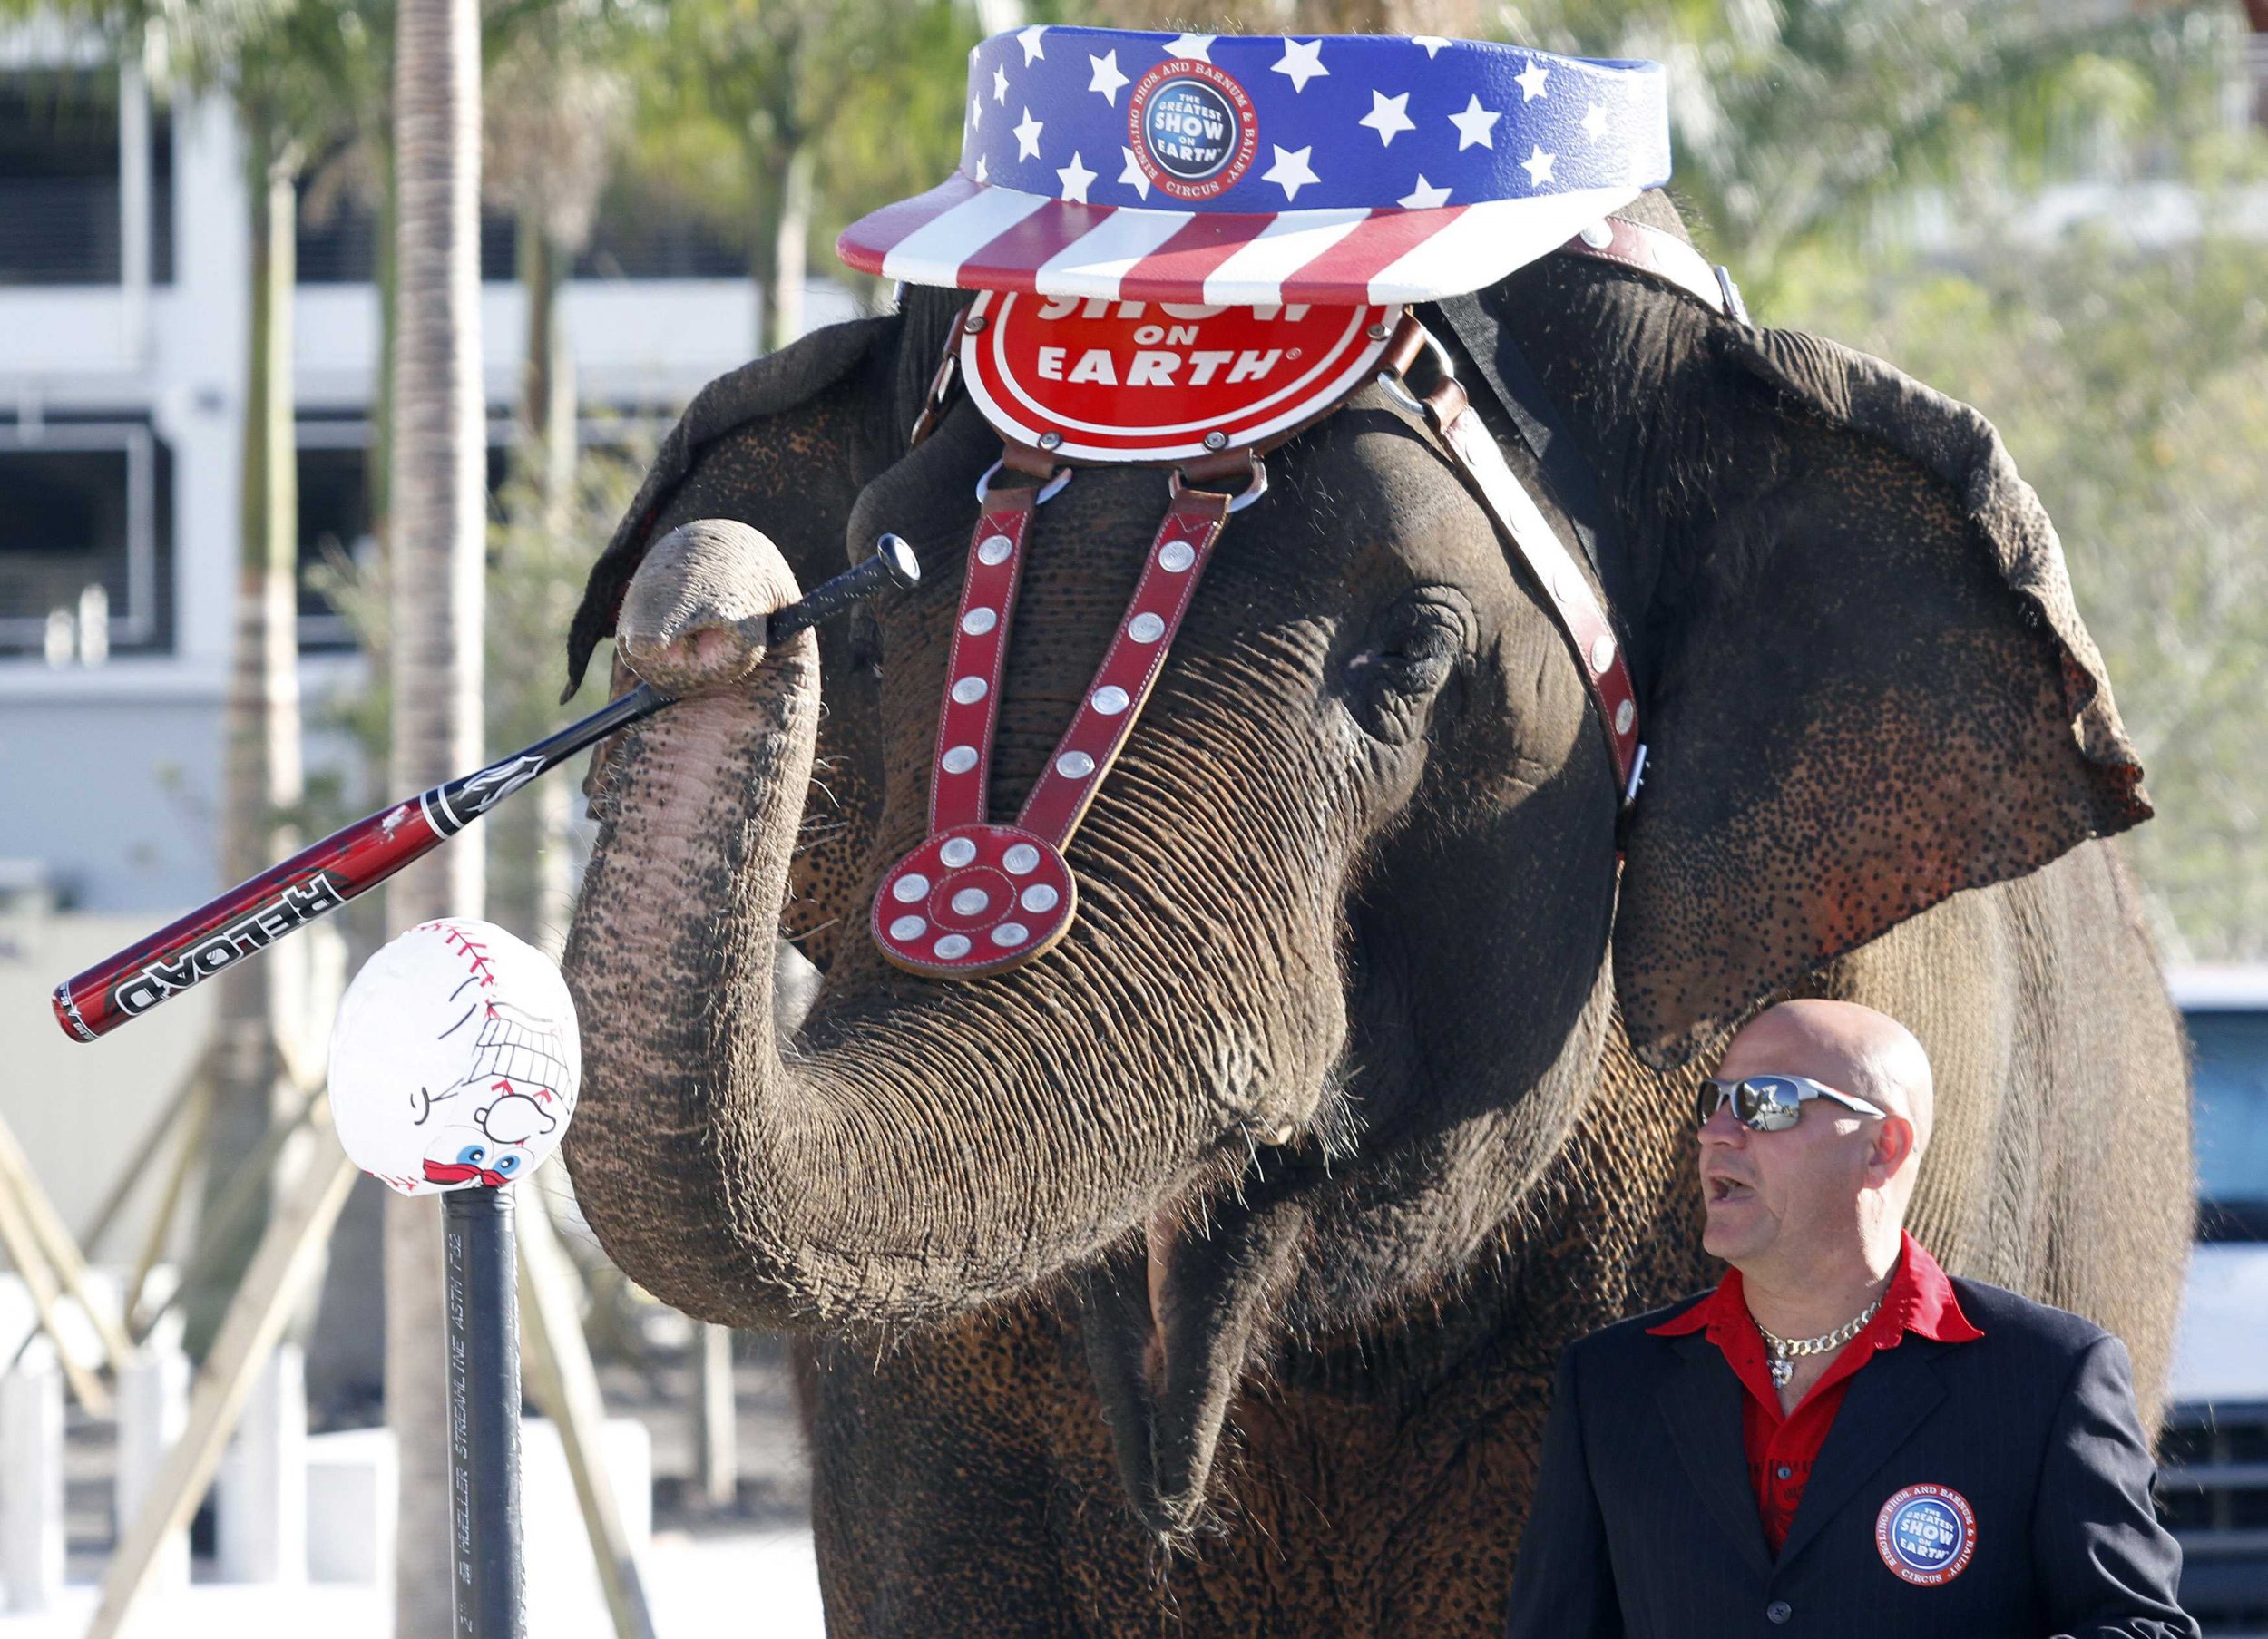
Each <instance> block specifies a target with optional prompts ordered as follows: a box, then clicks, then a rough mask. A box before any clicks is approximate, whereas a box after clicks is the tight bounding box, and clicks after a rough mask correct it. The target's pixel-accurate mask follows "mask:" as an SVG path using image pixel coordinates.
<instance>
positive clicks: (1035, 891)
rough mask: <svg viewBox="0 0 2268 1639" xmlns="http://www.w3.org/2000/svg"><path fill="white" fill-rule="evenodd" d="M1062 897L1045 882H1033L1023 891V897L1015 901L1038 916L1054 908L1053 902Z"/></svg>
mask: <svg viewBox="0 0 2268 1639" xmlns="http://www.w3.org/2000/svg"><path fill="white" fill-rule="evenodd" d="M1062 897H1063V896H1062V895H1061V894H1060V893H1057V892H1056V891H1055V890H1054V889H1052V888H1051V887H1049V886H1048V885H1047V883H1032V884H1031V886H1030V887H1029V888H1026V889H1025V890H1024V891H1023V898H1022V899H1021V900H1019V901H1018V903H1020V904H1021V905H1022V906H1023V908H1024V909H1025V910H1027V911H1029V912H1031V913H1032V914H1033V915H1034V916H1039V915H1042V914H1044V913H1045V912H1050V911H1052V910H1054V909H1055V902H1056V901H1057V900H1059V899H1061V898H1062Z"/></svg>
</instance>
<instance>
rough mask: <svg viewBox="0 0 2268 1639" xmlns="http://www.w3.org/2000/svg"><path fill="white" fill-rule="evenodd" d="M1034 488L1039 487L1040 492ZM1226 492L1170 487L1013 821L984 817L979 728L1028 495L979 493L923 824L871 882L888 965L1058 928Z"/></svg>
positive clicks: (986, 716) (1040, 942)
mask: <svg viewBox="0 0 2268 1639" xmlns="http://www.w3.org/2000/svg"><path fill="white" fill-rule="evenodd" d="M1039 493H1046V492H1044V491H1041V492H1039ZM1229 501H1230V497H1228V496H1227V495H1222V494H1216V493H1212V492H1210V491H1207V490H1198V489H1192V488H1188V487H1186V486H1185V487H1183V488H1182V489H1180V490H1179V491H1178V493H1176V494H1175V496H1174V499H1173V502H1172V504H1171V505H1170V506H1169V507H1168V510H1167V512H1166V517H1165V521H1164V522H1162V523H1161V524H1159V525H1158V533H1157V536H1156V538H1155V539H1154V540H1153V541H1151V542H1150V547H1149V556H1148V558H1147V560H1146V561H1145V562H1144V563H1143V566H1142V573H1141V577H1140V579H1139V581H1138V583H1137V584H1136V586H1135V589H1134V594H1133V597H1132V598H1131V599H1130V600H1129V601H1128V604H1127V608H1126V612H1125V614H1124V615H1122V616H1121V617H1120V618H1119V629H1118V632H1117V634H1116V636H1115V637H1113V639H1111V642H1110V648H1109V649H1108V650H1107V651H1106V652H1105V654H1104V655H1103V658H1102V663H1101V665H1100V667H1098V668H1096V671H1095V676H1094V678H1093V680H1092V681H1091V682H1090V684H1089V686H1088V688H1087V693H1086V696H1085V698H1082V699H1081V700H1080V704H1079V706H1078V707H1077V708H1076V709H1075V710H1074V711H1073V712H1072V714H1071V720H1070V724H1069V725H1068V726H1067V727H1065V728H1064V730H1063V734H1062V737H1061V739H1060V740H1058V741H1057V743H1056V746H1055V749H1054V751H1053V752H1052V753H1051V755H1050V756H1049V758H1048V760H1047V762H1046V764H1045V765H1044V766H1042V767H1041V771H1040V775H1039V777H1038V778H1037V779H1036V780H1034V781H1033V782H1032V785H1031V791H1030V792H1029V793H1028V794H1027V795H1026V796H1025V798H1024V805H1023V809H1022V813H1020V814H1019V815H1017V816H1016V821H1015V823H1014V824H994V823H993V822H992V820H991V819H990V818H989V817H987V815H986V812H985V809H986V799H987V791H988V787H989V785H990V781H991V774H992V733H993V729H994V727H995V726H996V725H997V723H998V721H999V711H1000V694H1001V685H1002V680H1003V679H1004V678H1005V677H1006V675H1007V666H1008V640H1009V636H1010V630H1011V628H1012V624H1013V621H1014V618H1015V609H1016V588H1017V584H1018V580H1019V577H1020V575H1021V572H1022V566H1023V558H1024V541H1025V538H1026V536H1027V535H1028V533H1029V532H1030V530H1031V511H1032V508H1033V507H1034V506H1035V505H1037V504H1038V502H1037V499H1036V497H1035V493H1034V492H1033V491H1031V490H1030V489H1018V490H1012V491H1009V492H1006V493H1001V494H992V493H987V494H986V496H985V498H984V501H983V505H982V511H981V512H980V513H979V515H978V518H977V522H976V530H975V532H974V533H973V535H972V536H971V538H970V542H969V561H968V567H967V570H966V572H965V576H964V579H963V583H962V591H961V608H960V611H959V613H958V615H957V617H956V618H955V621H954V628H953V647H952V651H951V654H950V656H949V658H948V659H947V661H946V673H945V690H944V702H943V705H942V706H941V707H939V709H938V718H937V740H936V747H935V752H934V758H933V761H932V766H931V768H930V787H929V834H928V835H927V836H926V837H924V839H923V841H922V843H921V845H920V846H918V847H916V848H915V849H914V851H913V852H912V853H910V854H906V855H905V857H904V858H903V859H901V860H899V861H898V862H897V863H895V864H894V865H892V866H891V867H890V870H889V872H888V873H887V874H886V875H885V876H884V877H883V879H882V884H881V886H880V887H879V888H878V889H877V890H876V891H875V902H874V910H873V912H872V916H871V918H870V920H871V923H872V928H873V933H874V940H875V944H876V945H877V946H878V947H879V948H880V949H881V951H882V953H883V955H884V956H885V957H887V958H888V959H889V960H890V961H892V962H894V963H895V964H896V965H897V966H899V967H901V968H904V969H905V970H906V971H908V972H913V973H920V974H924V975H926V976H928V977H930V978H934V979H975V978H979V977H982V975H984V974H987V973H998V972H1002V971H1005V970H1006V969H1009V968H1012V967H1016V966H1018V965H1019V964H1021V963H1023V962H1026V961H1031V959H1032V958H1033V957H1035V956H1038V955H1040V954H1041V952H1043V951H1047V950H1048V949H1049V948H1050V947H1051V946H1052V945H1054V944H1055V943H1056V942H1057V941H1060V940H1061V938H1062V937H1063V935H1064V934H1065V933H1066V932H1069V931H1070V925H1071V919H1072V917H1073V916H1074V915H1075V914H1076V913H1077V911H1078V907H1079V890H1078V884H1077V883H1076V882H1075V881H1074V880H1073V878H1072V876H1071V870H1070V864H1069V863H1067V862H1066V860H1065V859H1064V856H1063V851H1064V849H1065V848H1066V847H1067V846H1069V844H1070V839H1071V835H1072V833H1074V832H1075V831H1077V830H1078V829H1079V824H1080V820H1081V819H1083V818H1084V817H1085V815H1086V813H1087V808H1088V805H1090V803H1092V802H1093V800H1094V796H1095V793H1096V791H1097V790H1098V789H1099V788H1100V786H1101V785H1102V782H1103V779H1104V778H1105V776H1108V775H1109V774H1110V767H1111V765H1112V764H1113V763H1114V762H1116V761H1117V759H1118V755H1119V751H1120V749H1121V748H1123V747H1124V746H1125V744H1126V741H1127V737H1129V735H1130V734H1131V733H1132V732H1133V728H1134V723H1135V719H1136V718H1138V717H1139V716H1140V715H1141V710H1142V707H1143V705H1144V704H1145V703H1146V702H1147V701H1148V700H1149V693H1150V689H1151V688H1152V687H1153V686H1154V685H1155V684H1156V683H1157V680H1158V673H1159V672H1160V671H1161V670H1162V669H1163V668H1164V666H1165V659H1166V652H1167V650H1168V649H1169V648H1170V647H1171V646H1172V643H1173V638H1174V634H1175V632H1176V631H1178V629H1180V625H1181V618H1182V616H1183V615H1184V614H1186V613H1187V612H1188V607H1189V600H1190V597H1191V595H1192V594H1193V593H1194V591H1195V590H1196V586H1197V581H1198V577H1199V576H1200V575H1201V574H1202V573H1203V572H1204V568H1205V562H1206V560H1207V557H1208V556H1209V554H1210V553H1211V551H1212V548H1213V544H1214V542H1215V541H1217V540H1218V539H1219V536H1220V531H1221V526H1222V524H1223V523H1225V522H1227V516H1228V504H1229Z"/></svg>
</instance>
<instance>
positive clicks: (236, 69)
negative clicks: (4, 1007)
mask: <svg viewBox="0 0 2268 1639" xmlns="http://www.w3.org/2000/svg"><path fill="white" fill-rule="evenodd" d="M365 9H367V8H365V7H363V6H361V5H358V4H357V0H205V3H204V4H200V5H189V6H176V5H166V4H163V3H162V0H0V17H5V16H30V15H49V16H54V15H60V16H61V17H63V18H64V19H65V20H67V21H69V22H72V23H75V24H81V25H83V26H86V27H89V28H91V29H93V30H94V31H95V32H97V33H98V34H101V35H102V36H103V37H104V38H105V39H106V40H107V41H108V42H109V43H110V44H111V47H112V54H113V56H114V57H115V58H116V59H117V60H118V61H119V62H121V63H142V62H145V61H150V60H153V59H157V60H162V61H164V62H166V63H168V64H169V65H170V73H171V78H172V80H173V82H174V83H176V84H177V85H179V86H181V87H183V88H185V89H191V90H214V89H217V90H219V91H220V92H222V93H225V94H226V95H227V96H228V98H229V99H230V103H231V105H232V106H233V108H234V111H235V113H236V118H237V126H238V131H239V133H240V136H241V137H242V139H243V143H244V157H245V185H246V192H247V195H248V197H249V200H250V203H251V214H252V240H253V248H252V249H253V253H252V257H251V267H250V272H251V288H250V291H249V306H250V309H251V321H252V322H251V324H250V326H249V360H248V362H247V367H246V372H245V376H246V385H247V391H246V395H245V405H244V420H243V454H242V465H241V468H240V479H241V494H242V507H241V535H240V540H241V543H242V544H241V550H240V555H239V573H238V580H237V598H236V622H235V633H234V640H233V646H232V655H231V664H230V686H229V692H228V696H227V699H226V703H225V706H224V707H223V713H222V717H223V743H224V754H223V766H222V776H221V786H222V795H221V803H220V812H221V834H220V858H219V860H218V862H217V863H218V864H219V867H220V873H221V879H222V880H223V881H225V882H240V881H242V880H243V879H245V878H246V877H249V876H251V875H253V874H255V873H258V872H259V871H261V870H264V869H265V868H266V867H267V866H268V865H269V864H270V863H273V862H274V861H275V860H277V859H278V858H280V857H282V856H283V855H284V854H288V853H289V852H291V851H292V849H293V847H294V846H296V842H295V840H294V830H295V811H296V810H297V809H298V806H299V805H300V803H301V799H302V785H301V778H300V716H299V687H298V637H297V627H298V482H297V479H298V441H297V434H296V406H295V403H294V395H293V390H292V375H291V360H292V352H293V322H292V311H293V304H292V294H293V285H294V278H295V269H294V265H293V264H294V257H293V244H294V236H295V224H296V219H297V214H298V191H299V188H300V185H301V182H302V180H303V179H304V176H305V174H306V171H307V170H308V165H309V163H310V161H311V159H312V158H313V156H316V155H318V154H323V153H327V152H333V151H337V150H338V149H339V148H340V147H341V146H342V145H345V144H347V143H349V142H351V141H354V140H355V139H356V137H357V134H358V133H360V132H365V131H367V129H368V127H369V126H370V125H372V124H373V123H375V122H376V117H377V110H376V97H375V95H374V93H373V89H372V88H373V85H374V83H375V78H376V76H375V73H374V67H373V65H374V63H376V61H378V60H379V56H380V54H382V51H383V42H382V40H380V39H379V38H377V37H376V36H375V35H374V34H372V32H371V31H370V30H369V28H368V27H367V24H366V23H365V21H364V17H363V15H361V14H362V13H363V12H364V10H365ZM278 955H279V960H278V961H272V962H267V963H262V964H259V965H258V966H257V967H247V968H246V969H244V970H242V971H237V972H232V973H229V974H227V975H224V976H223V978H222V979H221V980H220V1005H219V1014H220V1020H219V1026H218V1029H217V1032H216V1040H215V1042H214V1044H213V1057H212V1059H211V1073H212V1078H213V1096H214V1104H213V1116H212V1119H211V1121H210V1124H209V1126H208V1127H206V1129H205V1130H206V1138H205V1145H204V1149H205V1154H206V1156H207V1159H208V1165H207V1166H206V1167H205V1169H204V1171H205V1177H206V1185H205V1199H206V1203H207V1205H208V1206H209V1207H210V1205H212V1204H213V1203H214V1202H216V1201H217V1200H219V1199H220V1197H221V1196H222V1195H226V1194H227V1193H228V1192H229V1190H230V1187H231V1186H232V1185H233V1184H234V1182H235V1176H234V1167H233V1166H232V1165H231V1163H233V1162H235V1161H237V1160H239V1159H240V1158H241V1157H242V1156H247V1155H249V1154H252V1153H255V1152H256V1151H257V1150H258V1148H259V1139H260V1137H261V1135H262V1134H263V1133H264V1132H266V1130H267V1129H268V1127H269V1124H270V1122H271V1121H273V1120H274V1119H275V1118H276V1117H278V1115H279V1113H280V1110H281V1109H282V1108H283V1107H288V1106H289V1105H292V1104H296V1102H297V1099H298V1094H297V1091H296V1090H295V1089H291V1088H288V1086H287V1085H286V1080H285V1075H284V1064H283V1060H282V1058H281V1056H280V1054H279V1049H278V1045H277V1039H276V1033H277V1030H278V1029H279V1026H280V1025H281V1024H283V1023H284V1022H285V1021H283V1020H281V1019H280V1018H279V1005H278V1004H279V1000H281V998H282V996H283V995H285V994H288V993H290V992H291V991H292V990H294V989H295V988H296V987H292V986H291V985H289V984H288V980H287V975H288V972H289V971H290V968H289V964H291V963H294V962H298V961H304V960H305V958H306V955H307V952H306V951H288V952H286V951H279V952H278ZM289 1022H290V1023H292V1024H300V1023H304V1022H305V1021H300V1020H292V1021H289ZM262 1217H263V1215H261V1214H259V1213H252V1214H237V1215H235V1223H234V1225H233V1227H228V1226H225V1225H221V1226H218V1227H217V1226H216V1218H215V1216H214V1215H211V1214H210V1213H208V1214H206V1215H201V1216H200V1225H199V1234H200V1237H201V1236H205V1235H210V1234H218V1235H220V1236H222V1237H224V1238H225V1239H226V1240H227V1241H228V1242H229V1245H228V1246H227V1247H226V1248H225V1249H222V1250H220V1251H219V1252H214V1251H212V1250H210V1249H208V1248H206V1247H203V1246H200V1248H199V1249H198V1252H197V1254H196V1255H195V1256H193V1258H192V1260H191V1262H192V1264H193V1265H194V1266H195V1267H196V1268H198V1269H199V1270H200V1271H202V1272H203V1273H202V1274H201V1276H200V1278H199V1280H198V1281H197V1283H196V1285H195V1287H194V1288H193V1289H192V1290H191V1293H189V1294H188V1296H187V1299H186V1302H185V1305H184V1306H185V1309H186V1311H187V1317H188V1321H189V1341H190V1344H191V1349H192V1350H194V1351H201V1349H202V1345H203V1343H204V1341H207V1340H208V1339H209V1338H210V1332H211V1329H212V1327H213V1326H214V1325H215V1324H217V1323H218V1321H219V1317H220V1310H221V1308H222V1307H223V1306H224V1305H225V1303H226V1302H227V1299H228V1294H229V1293H230V1291H231V1290H232V1289H233V1288H234V1286H235V1284H236V1282H237V1278H238V1276H239V1275H240V1273H241V1271H242V1269H243V1265H244V1263H245V1261H246V1260H247V1259H249V1256H250V1255H251V1251H252V1247H253V1245H254V1244H256V1243H257V1241H258V1239H259V1234H260V1230H261V1228H262V1226H263V1225H262Z"/></svg>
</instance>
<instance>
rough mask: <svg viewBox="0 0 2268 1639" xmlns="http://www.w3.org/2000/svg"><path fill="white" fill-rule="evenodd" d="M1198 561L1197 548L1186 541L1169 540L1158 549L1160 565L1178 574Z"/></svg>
mask: <svg viewBox="0 0 2268 1639" xmlns="http://www.w3.org/2000/svg"><path fill="white" fill-rule="evenodd" d="M1196 561H1197V549H1196V548H1195V547H1193V546H1191V545H1190V544H1189V543H1188V541H1167V542H1166V544H1165V545H1163V546H1161V547H1159V548H1158V568H1159V569H1162V570H1164V571H1166V572H1167V573H1168V574H1169V575H1178V574H1179V573H1180V572H1181V571H1183V570H1185V569H1187V568H1188V567H1189V565H1191V564H1192V563H1195V562H1196Z"/></svg>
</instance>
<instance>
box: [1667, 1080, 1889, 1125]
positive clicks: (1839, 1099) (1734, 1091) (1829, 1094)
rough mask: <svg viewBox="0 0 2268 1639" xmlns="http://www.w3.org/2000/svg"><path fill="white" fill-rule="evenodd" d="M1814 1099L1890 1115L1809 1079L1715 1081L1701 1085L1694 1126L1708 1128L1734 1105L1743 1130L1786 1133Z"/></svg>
mask: <svg viewBox="0 0 2268 1639" xmlns="http://www.w3.org/2000/svg"><path fill="white" fill-rule="evenodd" d="M1813 1098H1832V1099H1833V1100H1834V1101H1835V1102H1836V1103H1837V1104H1840V1105H1842V1106H1843V1107H1844V1108H1845V1109H1852V1110H1856V1111H1857V1112H1858V1113H1859V1114H1860V1115H1862V1116H1886V1115H1888V1114H1889V1113H1890V1112H1889V1111H1887V1110H1883V1109H1879V1108H1877V1107H1875V1106H1873V1105H1872V1104H1869V1103H1868V1102H1867V1101H1866V1100H1865V1099H1863V1098H1853V1097H1852V1096H1851V1095H1850V1094H1848V1093H1840V1092H1837V1091H1836V1090H1835V1089H1834V1088H1832V1087H1827V1086H1824V1085H1823V1084H1822V1083H1820V1082H1817V1081H1813V1079H1812V1078H1810V1077H1808V1076H1749V1077H1745V1078H1742V1079H1741V1080H1738V1081H1719V1080H1716V1079H1715V1078H1710V1079H1708V1080H1706V1081H1704V1082H1702V1083H1701V1091H1700V1093H1699V1095H1698V1096H1697V1097H1696V1098H1695V1099H1694V1105H1693V1124H1694V1125H1695V1126H1696V1127H1706V1126H1707V1125H1708V1124H1709V1117H1711V1116H1714V1115H1716V1112H1717V1111H1719V1110H1721V1109H1723V1108H1724V1107H1725V1106H1726V1105H1727V1104H1730V1105H1731V1106H1732V1107H1733V1119H1734V1120H1735V1121H1737V1122H1739V1123H1740V1124H1741V1125H1742V1126H1743V1127H1748V1128H1750V1129H1751V1130H1753V1131H1755V1132H1760V1133H1784V1132H1785V1131H1787V1129H1788V1128H1789V1127H1794V1125H1795V1123H1796V1121H1797V1120H1798V1119H1799V1118H1800V1117H1802V1116H1803V1114H1804V1105H1805V1104H1807V1103H1809V1102H1810V1101H1811V1100H1812V1099H1813Z"/></svg>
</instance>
